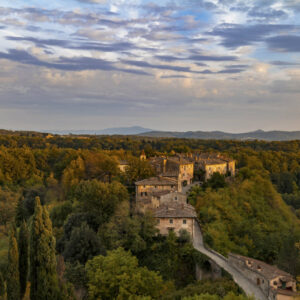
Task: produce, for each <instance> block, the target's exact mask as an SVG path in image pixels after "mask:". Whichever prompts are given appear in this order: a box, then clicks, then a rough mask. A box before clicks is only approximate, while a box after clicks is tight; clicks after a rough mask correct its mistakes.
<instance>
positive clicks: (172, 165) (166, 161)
mask: <svg viewBox="0 0 300 300" xmlns="http://www.w3.org/2000/svg"><path fill="white" fill-rule="evenodd" d="M150 164H151V166H152V168H153V169H154V170H155V172H156V174H159V175H161V176H164V177H169V178H174V179H177V180H178V182H179V184H180V185H181V186H185V185H188V184H191V183H192V180H193V177H194V164H193V162H191V161H189V160H186V159H184V158H182V157H180V156H174V157H153V158H151V159H150Z"/></svg>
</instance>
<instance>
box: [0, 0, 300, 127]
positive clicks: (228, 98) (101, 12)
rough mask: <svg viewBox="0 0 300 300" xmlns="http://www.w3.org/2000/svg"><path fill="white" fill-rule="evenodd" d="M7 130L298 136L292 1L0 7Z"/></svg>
mask: <svg viewBox="0 0 300 300" xmlns="http://www.w3.org/2000/svg"><path fill="white" fill-rule="evenodd" d="M0 64H1V69H0V118H1V125H0V127H1V128H9V129H33V130H45V129H61V130H63V129H102V128H106V127H120V126H132V125H141V126H144V127H148V128H153V129H161V130H180V131H183V130H225V131H231V132H241V131H247V130H255V129H258V128H261V129H265V130H271V129H282V130H300V121H299V113H300V2H299V1H298V0H274V1H270V0H248V1H242V0H230V1H229V0H207V1H206V0H186V1H184V0H181V1H179V0H170V1H169V0H160V1H144V0H63V1H62V0H60V1H57V0H54V1H41V0H39V1H38V0H36V1H32V0H30V1H21V0H17V1H6V0H2V1H1V4H0Z"/></svg>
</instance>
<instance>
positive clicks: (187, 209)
mask: <svg viewBox="0 0 300 300" xmlns="http://www.w3.org/2000/svg"><path fill="white" fill-rule="evenodd" d="M154 216H155V217H156V218H197V214H196V211H195V209H194V207H193V206H192V205H190V204H183V203H177V202H170V203H168V204H163V205H161V206H160V207H158V208H156V209H155V210H154Z"/></svg>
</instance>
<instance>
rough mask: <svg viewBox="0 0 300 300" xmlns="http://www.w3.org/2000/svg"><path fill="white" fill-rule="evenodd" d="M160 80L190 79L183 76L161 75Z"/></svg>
mask: <svg viewBox="0 0 300 300" xmlns="http://www.w3.org/2000/svg"><path fill="white" fill-rule="evenodd" d="M160 78H162V79H172V78H174V79H176V78H178V79H180V78H190V77H188V76H185V75H163V76H160Z"/></svg>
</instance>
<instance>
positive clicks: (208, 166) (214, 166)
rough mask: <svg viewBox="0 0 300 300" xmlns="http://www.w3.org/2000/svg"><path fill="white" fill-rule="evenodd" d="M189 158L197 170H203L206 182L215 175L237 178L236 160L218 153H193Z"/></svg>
mask: <svg viewBox="0 0 300 300" xmlns="http://www.w3.org/2000/svg"><path fill="white" fill-rule="evenodd" d="M188 158H189V159H190V160H192V161H193V162H194V168H195V170H202V171H203V172H204V174H205V178H204V179H205V180H208V179H210V178H211V176H212V175H213V174H214V173H220V174H222V175H228V176H235V173H236V171H235V160H233V159H231V158H228V157H225V156H223V155H220V154H218V153H193V154H192V155H189V156H188Z"/></svg>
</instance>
